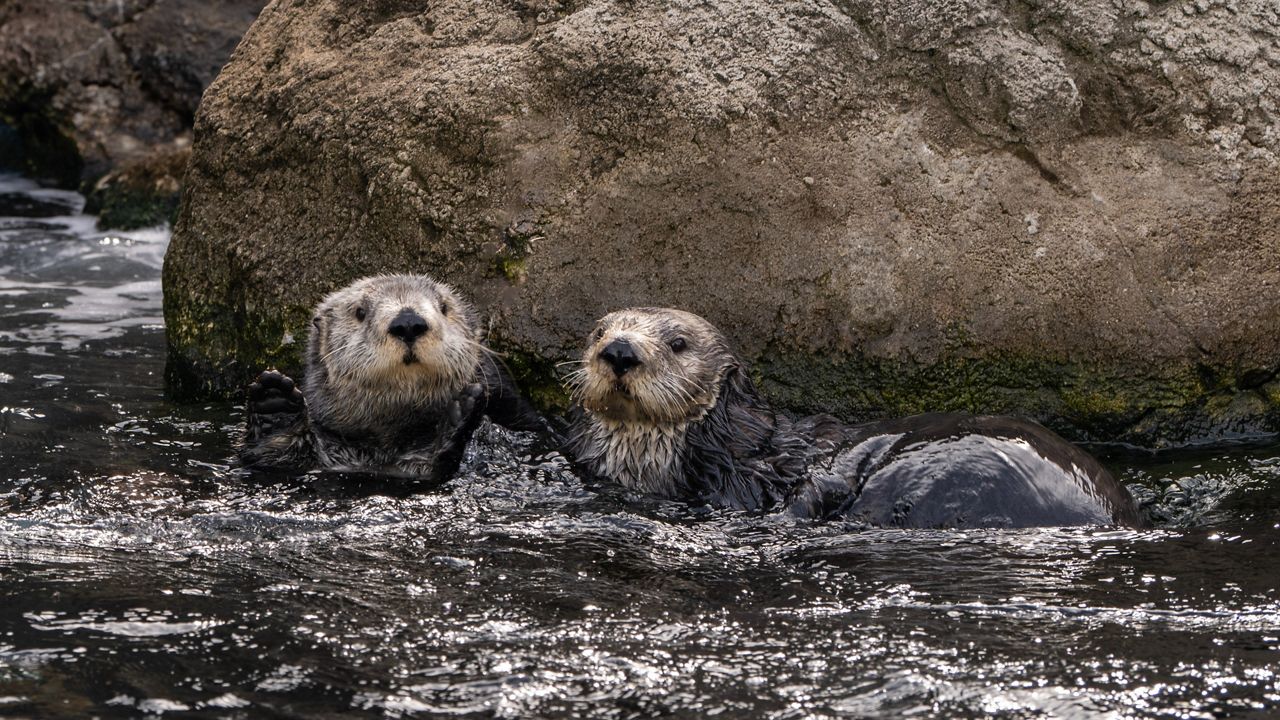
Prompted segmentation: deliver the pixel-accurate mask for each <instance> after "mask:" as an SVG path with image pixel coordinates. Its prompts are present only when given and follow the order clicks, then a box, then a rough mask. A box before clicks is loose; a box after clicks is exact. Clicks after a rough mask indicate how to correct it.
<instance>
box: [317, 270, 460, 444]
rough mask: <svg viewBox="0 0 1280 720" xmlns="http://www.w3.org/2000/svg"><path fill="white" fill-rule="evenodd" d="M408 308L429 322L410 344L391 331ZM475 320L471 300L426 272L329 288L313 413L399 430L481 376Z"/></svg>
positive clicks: (369, 429) (354, 425) (336, 423)
mask: <svg viewBox="0 0 1280 720" xmlns="http://www.w3.org/2000/svg"><path fill="white" fill-rule="evenodd" d="M404 310H410V311H412V312H414V313H416V314H417V315H419V316H420V317H421V318H422V319H423V320H425V321H426V325H427V326H428V329H427V330H426V331H425V332H423V333H422V334H421V335H420V336H418V337H417V338H415V339H414V340H413V342H412V344H411V345H407V344H406V343H405V342H404V341H402V340H401V339H400V338H398V337H396V336H394V335H392V334H391V332H390V331H389V326H390V324H391V322H392V320H393V319H394V318H395V317H396V316H397V315H399V314H400V313H401V312H402V311H404ZM476 324H477V323H476V316H475V312H474V311H473V310H472V308H471V306H470V305H469V304H467V303H466V302H465V301H463V300H462V299H461V298H460V297H459V296H458V295H457V293H455V292H454V290H453V289H452V288H450V287H449V286H447V285H445V284H443V283H439V282H436V281H435V280H433V279H431V278H429V277H427V276H425V275H378V276H373V277H367V278H363V279H361V280H357V281H356V282H354V283H352V284H351V285H348V286H347V287H345V288H342V289H341V290H338V291H336V292H334V293H332V294H330V295H329V296H328V297H326V298H325V299H324V300H323V301H321V303H320V304H319V305H318V306H317V307H316V310H315V314H314V317H313V318H312V325H313V327H312V330H311V334H310V337H309V339H308V344H307V376H306V377H307V379H306V385H305V391H306V396H307V404H308V406H309V409H310V412H311V415H312V417H313V418H314V419H315V420H316V421H318V422H320V423H322V424H323V425H325V426H327V427H329V428H331V429H333V430H336V431H338V432H342V433H353V434H359V433H371V434H374V435H377V436H387V435H392V434H394V433H395V431H396V430H398V429H400V428H402V427H403V426H404V425H405V424H406V423H407V422H408V421H409V420H410V419H411V418H412V417H413V415H414V414H415V413H419V412H421V411H423V410H427V409H430V408H431V407H433V406H439V405H442V404H444V403H446V402H448V401H449V399H450V398H452V397H454V396H455V395H456V394H457V393H458V392H460V391H461V390H462V388H463V387H465V386H466V385H467V384H468V383H471V382H474V378H475V376H476V373H477V371H478V366H479V364H480V353H481V352H483V347H482V346H481V344H480V341H479V340H480V339H479V332H478V329H477V327H476Z"/></svg>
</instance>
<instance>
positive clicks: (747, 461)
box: [566, 308, 805, 509]
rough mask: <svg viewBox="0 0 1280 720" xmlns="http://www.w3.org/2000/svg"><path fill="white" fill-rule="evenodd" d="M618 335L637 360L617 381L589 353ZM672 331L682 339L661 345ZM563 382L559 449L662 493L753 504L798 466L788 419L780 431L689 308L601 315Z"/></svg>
mask: <svg viewBox="0 0 1280 720" xmlns="http://www.w3.org/2000/svg"><path fill="white" fill-rule="evenodd" d="M620 338H621V339H626V340H627V341H628V342H630V343H631V344H632V345H633V346H634V347H636V348H637V351H638V352H639V353H640V354H641V356H642V357H643V358H644V359H645V362H644V363H643V364H642V365H641V366H640V367H638V368H637V369H636V370H634V371H631V372H628V373H627V376H624V378H623V379H622V380H621V381H618V380H616V379H615V378H613V377H612V375H611V374H610V373H611V371H609V370H608V369H606V368H604V367H602V366H600V363H601V361H600V360H599V359H598V357H597V356H598V355H599V353H600V349H601V348H603V347H604V346H605V345H607V344H608V343H609V342H612V341H613V340H616V339H620ZM676 338H679V339H681V340H683V341H684V342H685V343H686V346H685V349H684V350H683V351H681V352H674V351H672V350H671V348H670V345H669V344H670V343H671V342H672V341H674V340H675V339H676ZM618 382H621V383H622V384H623V385H624V386H625V387H626V390H627V392H626V393H625V394H619V393H618V392H617V390H616V388H615V384H616V383H618ZM569 384H570V387H571V390H572V392H573V396H574V399H575V400H576V401H577V407H576V408H575V411H574V414H573V417H572V419H571V425H570V432H569V437H568V442H567V444H566V449H567V451H568V453H569V455H570V457H572V458H573V459H574V461H575V462H576V463H577V464H578V465H579V466H580V467H582V468H584V469H585V470H586V471H587V472H588V473H590V474H592V475H596V476H599V477H603V478H608V479H610V480H613V481H615V482H619V483H621V484H623V485H625V486H627V487H629V488H632V489H634V490H638V491H641V492H646V493H652V494H655V495H660V496H664V497H673V498H674V497H680V498H685V499H689V500H695V501H700V502H708V503H711V504H713V505H716V506H721V507H734V508H750V509H758V508H767V507H772V506H774V505H776V504H777V503H779V502H780V501H782V499H783V498H784V497H785V496H786V495H787V493H788V492H789V490H790V488H791V487H792V486H793V485H794V484H795V483H796V482H798V481H799V478H800V476H801V474H802V473H803V471H804V467H805V462H804V457H805V452H804V451H803V450H801V449H800V448H799V447H798V446H799V445H800V443H798V442H795V441H793V440H792V439H791V437H790V435H789V428H790V427H791V425H790V423H789V422H785V423H784V429H783V431H781V432H780V428H779V420H778V418H777V417H776V416H775V414H774V413H773V411H772V410H771V409H770V408H769V407H768V405H767V404H766V403H765V402H764V401H763V400H761V399H760V397H759V394H758V393H757V392H756V389H755V387H754V385H753V384H752V383H751V380H750V378H748V377H747V375H746V373H745V371H744V369H743V367H742V363H741V362H740V361H739V360H738V359H737V358H736V357H735V356H734V354H733V353H732V351H731V350H730V349H729V347H728V343H727V342H726V341H725V339H724V338H723V336H721V335H720V333H719V332H718V331H717V330H716V329H715V328H714V327H712V326H711V325H710V323H707V322H706V321H705V320H703V319H702V318H700V317H698V316H696V315H692V314H690V313H684V312H681V311H678V310H666V309H655V308H638V309H634V310H624V311H620V312H617V313H613V314H611V315H608V316H606V317H605V318H604V319H602V320H601V322H600V325H599V326H598V327H597V329H596V331H595V333H593V336H592V342H591V344H590V346H589V347H588V348H587V351H586V352H585V353H584V355H583V359H582V361H581V367H580V368H579V369H578V370H576V371H575V372H573V373H571V374H570V377H569Z"/></svg>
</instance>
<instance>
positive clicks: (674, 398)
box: [568, 308, 737, 426]
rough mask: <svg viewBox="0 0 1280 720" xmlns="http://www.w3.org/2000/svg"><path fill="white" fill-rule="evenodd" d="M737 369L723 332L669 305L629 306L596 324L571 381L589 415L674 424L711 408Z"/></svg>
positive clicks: (574, 392)
mask: <svg viewBox="0 0 1280 720" xmlns="http://www.w3.org/2000/svg"><path fill="white" fill-rule="evenodd" d="M736 366H737V359H736V358H735V357H734V355H733V353H732V352H731V351H730V350H729V345H728V343H727V342H726V341H725V339H724V336H722V335H721V334H720V331H718V330H716V328H715V326H714V325H712V324H711V323H709V322H707V321H706V320H704V319H702V318H701V317H698V316H697V315H694V314H693V313H688V312H684V311H683V310H672V309H667V308H630V309H627V310H619V311H618V312H614V313H610V314H608V315H606V316H605V317H604V318H602V319H601V320H600V322H599V323H598V324H597V325H596V328H595V331H594V332H593V333H592V334H591V338H590V340H589V342H588V344H587V349H586V352H585V353H583V355H582V364H581V367H580V368H578V369H577V370H576V371H575V372H573V373H572V374H571V375H570V376H569V378H568V384H569V387H570V389H571V390H572V393H573V398H574V400H575V401H576V402H578V403H580V404H581V405H582V407H583V408H584V409H586V410H587V411H588V412H590V413H592V414H595V415H597V416H599V417H601V418H604V419H607V420H611V421H613V422H617V423H627V424H639V425H651V426H672V425H678V424H681V423H687V422H691V421H694V420H697V419H698V418H700V417H702V416H703V415H704V414H705V413H706V411H707V410H708V409H709V408H711V407H712V406H713V405H715V402H716V399H717V398H718V397H719V395H720V385H721V382H722V381H723V380H724V378H725V375H726V373H727V372H728V371H729V370H730V369H731V368H733V367H736Z"/></svg>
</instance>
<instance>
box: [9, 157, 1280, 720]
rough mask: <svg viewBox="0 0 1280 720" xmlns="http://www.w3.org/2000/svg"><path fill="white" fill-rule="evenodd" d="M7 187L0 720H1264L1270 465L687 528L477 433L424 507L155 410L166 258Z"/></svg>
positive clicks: (218, 422) (1269, 646) (224, 430)
mask: <svg viewBox="0 0 1280 720" xmlns="http://www.w3.org/2000/svg"><path fill="white" fill-rule="evenodd" d="M31 190H32V188H31V186H29V185H26V184H24V183H22V182H21V181H18V180H15V179H13V178H10V179H8V180H4V181H0V215H4V214H13V213H14V212H19V211H20V212H22V213H24V214H25V215H26V217H25V218H24V219H3V220H0V716H6V715H8V716H20V717H37V716H38V717H92V716H97V717H143V716H155V715H160V714H163V715H165V716H177V717H229V718H242V717H243V718H247V717H338V716H342V717H410V716H423V717H428V716H459V717H512V718H517V717H518V718H523V717H570V716H577V717H605V718H610V717H618V718H623V717H650V716H659V715H669V716H673V717H703V716H705V717H767V718H828V717H886V718H897V717H1005V718H1032V717H1046V718H1049V717H1052V718H1095V717H1097V718H1129V717H1168V718H1209V717H1270V716H1272V715H1273V714H1274V713H1276V712H1280V711H1278V710H1273V708H1280V678H1278V677H1277V672H1280V598H1278V597H1277V591H1276V588H1277V585H1278V584H1280V542H1277V538H1278V537H1280V530H1278V529H1277V526H1278V525H1280V460H1277V457H1280V448H1271V449H1265V448H1263V449H1253V450H1238V451H1233V452H1220V453H1217V454H1213V453H1209V454H1204V455H1202V456H1198V457H1184V458H1180V459H1177V460H1171V461H1168V462H1157V461H1150V460H1148V461H1145V462H1143V463H1138V464H1133V463H1131V464H1129V465H1127V466H1123V467H1119V468H1118V469H1120V470H1121V471H1122V472H1123V473H1124V474H1125V476H1126V478H1127V480H1129V481H1130V482H1133V483H1135V487H1137V488H1138V490H1139V491H1140V492H1141V493H1142V494H1143V495H1144V496H1145V497H1147V499H1148V500H1149V501H1151V502H1152V503H1153V506H1154V510H1155V512H1157V513H1158V514H1159V515H1160V516H1161V517H1163V518H1164V525H1163V527H1162V529H1158V530H1153V531H1146V532H1130V531H1112V530H1101V529H1089V530H1085V529H1072V530H1032V531H1001V532H994V531H984V532H921V531H911V532H897V531H863V532H854V531H852V530H851V528H847V527H842V526H836V525H827V526H806V525H795V524H789V523H786V522H783V521H780V520H774V519H769V518H754V517H748V516H743V515H732V514H723V515H714V516H703V517H699V516H695V515H692V514H691V513H689V512H688V511H686V510H685V509H683V508H681V507H679V506H676V505H669V504H662V503H654V502H645V501H640V500H637V499H636V498H629V497H627V496H626V495H624V494H622V493H620V492H619V491H617V490H613V489H610V488H601V487H584V486H583V485H582V483H580V482H579V481H578V480H576V479H575V478H574V477H573V476H572V475H570V474H569V473H567V472H566V471H565V469H564V467H563V464H562V463H561V462H560V461H558V460H557V459H556V458H555V457H554V456H551V457H543V456H540V455H539V453H538V452H537V451H536V450H535V449H533V448H530V447H527V446H526V444H525V443H526V440H525V439H521V438H514V437H512V436H510V435H506V434H503V433H501V432H499V431H496V430H493V429H491V428H485V429H484V430H482V433H481V435H482V436H481V438H480V440H479V442H478V443H477V447H476V448H474V449H473V451H472V453H471V455H470V456H469V457H468V460H467V462H466V465H465V468H464V472H463V474H462V476H461V477H460V478H459V479H457V480H455V481H453V482H450V483H448V484H445V485H443V486H439V487H419V488H406V487H404V486H400V485H395V484H387V483H379V482H377V481H370V480H368V479H365V480H363V481H362V480H358V479H349V478H342V477H337V476H332V475H329V476H314V477H307V478H302V479H281V480H276V481H268V480H263V479H257V480H254V479H247V478H243V477H240V476H239V475H237V474H236V473H234V472H232V471H230V470H229V469H228V466H227V458H228V456H229V455H230V452H231V450H230V440H229V439H230V438H231V437H233V436H234V433H235V429H236V427H237V424H238V422H239V417H240V416H239V408H236V407H232V406H230V405H209V406H195V407H191V406H175V405H172V404H169V403H167V402H166V401H165V400H164V398H163V395H162V391H161V371H162V368H163V338H162V329H161V316H160V286H159V280H158V276H159V268H160V262H161V257H162V254H163V251H164V247H165V243H166V241H167V236H166V235H165V234H164V233H162V232H159V231H151V232H141V233H127V234H117V233H98V232H95V231H93V229H92V219H90V218H86V217H83V216H78V215H72V214H70V213H71V212H72V211H73V210H76V209H78V208H79V207H80V199H79V198H78V197H76V196H74V195H69V194H65V193H50V192H43V191H37V192H31ZM13 193H17V195H16V196H15V195H13ZM17 205H23V206H24V207H15V206H17ZM6 208H7V209H6Z"/></svg>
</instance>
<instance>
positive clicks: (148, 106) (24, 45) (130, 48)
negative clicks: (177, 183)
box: [0, 0, 266, 189]
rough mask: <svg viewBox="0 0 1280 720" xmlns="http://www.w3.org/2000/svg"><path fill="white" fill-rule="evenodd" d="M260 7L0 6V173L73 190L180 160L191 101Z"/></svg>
mask: <svg viewBox="0 0 1280 720" xmlns="http://www.w3.org/2000/svg"><path fill="white" fill-rule="evenodd" d="M265 4H266V2H265V0H6V1H5V2H3V3H0V167H7V168H12V169H18V170H21V171H23V172H25V173H27V174H28V175H31V176H32V177H35V178H37V179H39V180H41V181H44V182H47V183H49V184H53V185H58V186H62V187H67V188H75V187H82V186H85V184H86V183H87V182H90V181H94V180H96V179H97V178H99V177H101V176H103V175H104V174H106V173H108V172H110V171H111V170H113V169H117V168H121V169H123V168H127V167H129V166H138V167H135V168H133V169H132V174H133V175H134V176H136V175H138V174H140V173H145V172H147V171H146V170H145V169H143V168H144V167H145V166H152V167H154V166H156V165H165V164H166V163H167V164H172V163H171V162H170V161H169V158H172V157H173V156H174V155H175V154H181V155H182V156H183V157H185V153H186V151H187V148H188V146H189V144H190V134H191V124H192V120H193V118H194V116H195V110H196V107H197V106H198V105H199V103H200V95H201V93H202V92H203V91H204V88H205V87H206V86H208V84H209V83H210V82H212V80H213V78H214V77H215V76H216V75H217V73H218V70H219V68H221V67H222V64H223V63H225V62H226V60H227V57H228V56H230V54H231V51H232V50H233V49H234V48H235V46H236V43H237V42H238V41H239V40H240V37H241V36H242V35H243V34H244V31H245V30H246V29H248V27H249V25H250V24H251V23H252V22H253V20H254V18H255V17H256V16H257V13H258V11H259V10H260V9H261V8H262V6H263V5H265ZM157 150H158V152H159V153H160V155H159V156H155V153H156V152H157ZM179 177H180V173H179ZM136 185H137V184H136V183H134V184H133V185H132V186H130V187H134V188H135V189H136Z"/></svg>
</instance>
